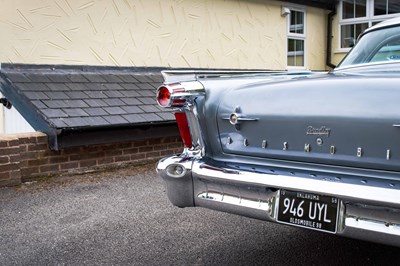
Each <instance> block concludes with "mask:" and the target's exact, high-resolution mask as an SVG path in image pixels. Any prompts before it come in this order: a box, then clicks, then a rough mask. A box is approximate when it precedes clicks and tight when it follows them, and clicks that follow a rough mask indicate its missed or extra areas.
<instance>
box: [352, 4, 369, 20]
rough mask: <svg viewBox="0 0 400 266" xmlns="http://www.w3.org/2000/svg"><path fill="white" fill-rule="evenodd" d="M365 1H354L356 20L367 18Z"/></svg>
mask: <svg viewBox="0 0 400 266" xmlns="http://www.w3.org/2000/svg"><path fill="white" fill-rule="evenodd" d="M366 2H367V0H356V1H355V9H356V12H355V15H356V18H362V17H366V16H367V3H366Z"/></svg>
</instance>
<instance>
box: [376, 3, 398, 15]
mask: <svg viewBox="0 0 400 266" xmlns="http://www.w3.org/2000/svg"><path fill="white" fill-rule="evenodd" d="M396 13H400V3H399V1H398V0H375V1H374V16H380V15H387V14H396Z"/></svg>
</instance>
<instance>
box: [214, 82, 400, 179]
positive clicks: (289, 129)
mask: <svg viewBox="0 0 400 266" xmlns="http://www.w3.org/2000/svg"><path fill="white" fill-rule="evenodd" d="M359 81H360V78H359V77H358V78H354V76H346V75H339V76H335V75H333V74H328V75H322V76H318V77H317V76H313V77H308V78H299V79H295V80H288V81H283V82H266V83H259V84H253V85H250V86H243V87H239V88H236V89H233V90H231V91H229V92H228V93H225V94H224V96H223V97H222V98H221V100H220V104H219V107H218V111H217V125H218V130H219V132H218V133H219V139H220V143H221V147H222V150H223V152H224V153H226V154H230V155H244V156H251V157H259V158H274V159H283V160H293V161H302V162H311V163H322V164H331V165H342V166H352V167H363V168H371V169H384V170H395V171H398V170H400V88H398V85H397V84H400V83H399V82H400V79H399V78H389V82H388V78H384V79H383V78H379V77H370V78H365V79H364V81H365V82H363V85H362V86H360V82H359ZM382 84H387V85H385V86H382ZM235 123H236V124H235ZM396 125H399V126H396Z"/></svg>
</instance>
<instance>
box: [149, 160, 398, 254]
mask: <svg viewBox="0 0 400 266" xmlns="http://www.w3.org/2000/svg"><path fill="white" fill-rule="evenodd" d="M157 172H158V174H159V175H160V176H161V177H162V178H163V179H164V180H165V182H166V185H167V194H168V198H169V200H170V201H171V202H172V203H173V204H174V205H176V206H178V207H194V206H196V207H205V208H209V209H214V210H218V211H224V212H228V213H234V214H239V215H243V216H247V217H251V218H256V219H261V220H266V221H271V222H279V221H278V219H277V212H278V206H279V200H280V199H279V198H280V195H281V193H280V192H282V191H283V190H284V191H300V192H304V193H312V194H316V195H326V196H332V197H335V198H337V199H338V206H337V208H338V210H337V222H336V225H335V227H336V228H335V230H334V233H336V234H338V235H343V236H347V237H352V238H358V239H364V240H369V241H373V242H380V243H385V244H390V245H395V246H400V191H399V190H397V189H393V188H385V187H376V186H368V185H364V184H361V185H360V184H354V183H351V182H349V183H345V182H334V181H327V180H329V179H327V178H324V179H316V178H315V176H314V175H309V176H308V177H307V175H302V176H298V175H297V174H296V173H294V172H293V171H287V173H285V171H284V170H282V169H280V170H279V171H276V172H275V171H271V173H263V172H260V171H249V170H239V169H235V168H233V167H232V168H229V167H226V166H221V165H220V164H219V163H218V162H210V161H208V160H205V159H204V158H201V157H198V156H194V157H190V156H188V154H187V153H184V154H183V155H180V156H172V157H168V158H164V159H162V160H160V161H159V162H158V165H157ZM296 222H297V221H294V224H293V225H296V224H295V223H296ZM302 227H307V224H305V225H304V224H303V226H302Z"/></svg>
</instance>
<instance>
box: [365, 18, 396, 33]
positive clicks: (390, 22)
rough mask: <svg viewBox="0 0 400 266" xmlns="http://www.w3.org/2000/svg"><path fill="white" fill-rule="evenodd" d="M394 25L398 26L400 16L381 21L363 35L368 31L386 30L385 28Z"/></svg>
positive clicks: (367, 30)
mask: <svg viewBox="0 0 400 266" xmlns="http://www.w3.org/2000/svg"><path fill="white" fill-rule="evenodd" d="M395 25H400V16H399V17H395V18H392V19H388V20H385V21H382V22H380V23H378V24H376V25H374V26H372V27H370V28H368V29H366V30H365V31H364V33H363V34H365V33H367V32H370V31H374V30H377V29H380V28H386V27H391V26H395Z"/></svg>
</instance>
